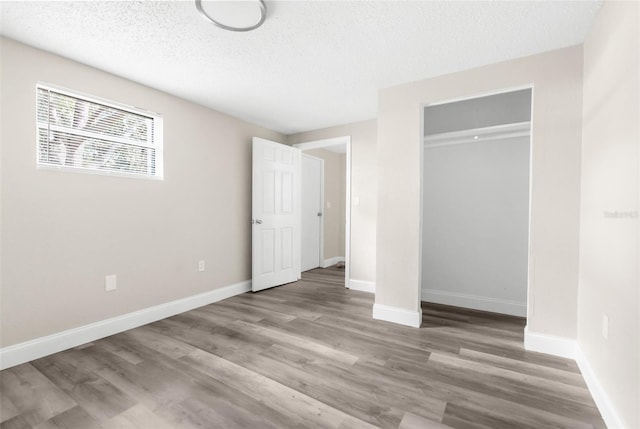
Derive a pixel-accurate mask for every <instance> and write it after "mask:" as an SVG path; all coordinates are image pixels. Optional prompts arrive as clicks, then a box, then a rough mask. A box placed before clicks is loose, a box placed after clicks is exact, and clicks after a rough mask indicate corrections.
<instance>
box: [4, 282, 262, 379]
mask: <svg viewBox="0 0 640 429" xmlns="http://www.w3.org/2000/svg"><path fill="white" fill-rule="evenodd" d="M250 290H251V281H250V280H247V281H244V282H240V283H236V284H233V285H229V286H225V287H222V288H219V289H215V290H212V291H209V292H204V293H200V294H198V295H192V296H189V297H186V298H182V299H178V300H175V301H171V302H167V303H164V304H159V305H155V306H153V307H149V308H145V309H142V310H138V311H134V312H132V313H127V314H123V315H121V316H116V317H112V318H110V319H105V320H101V321H99V322H95V323H91V324H89V325H84V326H80V327H78V328H73V329H69V330H66V331H62V332H58V333H56V334H52V335H47V336H46V337H40V338H36V339H34V340H30V341H25V342H23V343H20V344H15V345H13V346H9V347H4V348H2V349H0V369H6V368H10V367H12V366H16V365H19V364H22V363H25V362H29V361H32V360H34V359H38V358H41V357H43V356H47V355H50V354H53V353H57V352H61V351H63V350H66V349H69V348H72V347H76V346H79V345H81V344H85V343H89V342H91V341H95V340H98V339H100V338H104V337H108V336H109V335H114V334H117V333H119V332H122V331H126V330H129V329H133V328H136V327H138V326H142V325H146V324H147V323H151V322H155V321H158V320H161V319H165V318H167V317H171V316H175V315H176V314H179V313H183V312H185V311H189V310H193V309H194V308H198V307H202V306H203V305H208V304H211V303H214V302H217V301H221V300H223V299H226V298H230V297H232V296H235V295H239V294H241V293H245V292H248V291H250Z"/></svg>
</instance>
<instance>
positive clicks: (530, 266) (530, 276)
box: [417, 83, 536, 348]
mask: <svg viewBox="0 0 640 429" xmlns="http://www.w3.org/2000/svg"><path fill="white" fill-rule="evenodd" d="M523 89H530V90H531V116H530V118H529V190H528V191H529V195H528V204H529V207H528V212H527V215H528V222H527V302H526V306H527V314H526V319H527V320H530V319H531V318H532V317H533V314H534V312H535V308H534V301H535V300H534V299H533V297H534V287H535V282H534V265H535V261H534V260H533V248H532V245H531V219H532V210H533V167H534V166H533V155H534V154H533V137H534V136H533V129H534V119H533V114H534V112H535V97H536V90H535V86H534V84H533V83H528V84H523V85H514V86H507V87H502V88H497V89H493V90H489V91H481V92H477V93H470V94H465V95H463V96H460V97H455V98H451V99H447V100H440V101H436V102H424V103H420V105H419V108H420V136H419V153H420V183H419V185H420V186H419V191H420V205H419V208H420V213H419V214H420V217H419V219H420V222H419V227H418V239H419V243H420V246H419V247H418V258H419V259H418V260H419V261H421V262H420V264H419V266H418V291H417V293H418V302H419V303H420V305H422V250H423V246H424V243H423V240H422V237H423V227H424V225H423V217H424V213H423V209H424V198H423V197H424V189H423V184H424V140H425V135H424V127H425V123H424V109H425V108H426V107H430V106H438V105H442V104H449V103H455V102H458V101H466V100H472V99H475V98H481V97H487V96H491V95H498V94H505V93H509V92H514V91H520V90H523ZM526 329H527V328H526V327H525V331H526ZM525 334H526V332H525ZM525 336H526V335H525ZM525 342H526V338H525ZM525 348H526V346H525Z"/></svg>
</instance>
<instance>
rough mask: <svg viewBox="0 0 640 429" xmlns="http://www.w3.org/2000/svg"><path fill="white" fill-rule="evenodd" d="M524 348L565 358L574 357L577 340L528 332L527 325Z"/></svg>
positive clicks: (527, 327)
mask: <svg viewBox="0 0 640 429" xmlns="http://www.w3.org/2000/svg"><path fill="white" fill-rule="evenodd" d="M524 349H525V350H530V351H533V352H539V353H546V354H549V355H554V356H560V357H563V358H567V359H575V358H576V354H577V353H576V351H577V342H576V340H572V339H570V338H564V337H556V336H554V335H547V334H540V333H537V332H530V331H529V326H525V328H524Z"/></svg>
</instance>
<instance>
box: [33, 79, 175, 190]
mask: <svg viewBox="0 0 640 429" xmlns="http://www.w3.org/2000/svg"><path fill="white" fill-rule="evenodd" d="M40 89H44V90H47V91H53V92H56V93H58V94H62V95H67V96H70V97H74V98H78V99H81V100H84V101H88V102H90V103H94V104H100V105H103V106H107V107H112V108H115V109H119V110H124V111H126V112H130V113H133V114H136V115H140V116H145V117H147V118H150V119H151V121H152V124H153V128H152V129H151V128H149V130H148V132H149V133H150V132H151V131H152V130H153V136H154V139H153V144H146V143H136V144H135V146H139V147H148V148H152V149H154V150H155V165H154V168H155V174H151V173H146V174H144V173H132V172H127V171H118V170H101V169H96V168H86V167H74V166H69V165H56V164H51V163H47V162H41V160H40V130H41V129H43V128H47V129H49V130H54V131H55V130H56V129H58V131H70V130H69V129H67V128H66V127H59V126H56V125H51V124H49V123H47V124H44V123H41V122H38V90H40ZM35 99H36V104H35V106H36V109H35V110H36V168H38V169H43V170H57V171H65V172H72V173H82V174H97V175H102V176H117V177H128V178H135V179H147V180H164V133H163V128H164V127H163V118H162V116H161V115H160V114H158V113H155V112H151V111H149V110H144V109H140V108H138V107H134V106H129V105H127V104H124V103H119V102H116V101H112V100H107V99H104V98H101V97H96V96H94V95H88V94H85V93H82V92H80V91H74V90H70V89H67V88H63V87H60V86H57V85H52V84H48V83H43V82H37V83H36V91H35ZM72 133H73V134H75V135H81V136H86V137H96V138H99V139H101V140H107V141H112V142H115V143H123V144H131V145H132V146H133V145H134V144H132V143H131V142H130V141H126V140H124V139H121V138H119V137H115V136H104V135H99V134H94V133H91V132H86V131H82V130H72Z"/></svg>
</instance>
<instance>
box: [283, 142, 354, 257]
mask: <svg viewBox="0 0 640 429" xmlns="http://www.w3.org/2000/svg"><path fill="white" fill-rule="evenodd" d="M294 146H295V145H294ZM301 156H303V157H304V156H306V157H307V158H313V159H314V160H317V161H320V166H321V167H320V211H321V212H322V222H320V242H319V243H320V249H319V252H320V254H319V255H318V267H322V265H323V263H324V257H323V256H324V159H322V158H318V157H317V156H313V155H307V154H306V153H304V152H303V153H302V154H301ZM302 168H303V167H302V162H300V169H301V170H302ZM300 181H301V183H302V172H301V173H300ZM300 191H301V192H304V189H303V187H302V185H301V186H300ZM300 203H301V204H302V195H301V196H300ZM300 223H302V211H301V212H300ZM300 236H301V237H302V231H300ZM345 241H346V234H345ZM300 252H301V253H302V243H300ZM300 267H302V255H300Z"/></svg>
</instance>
